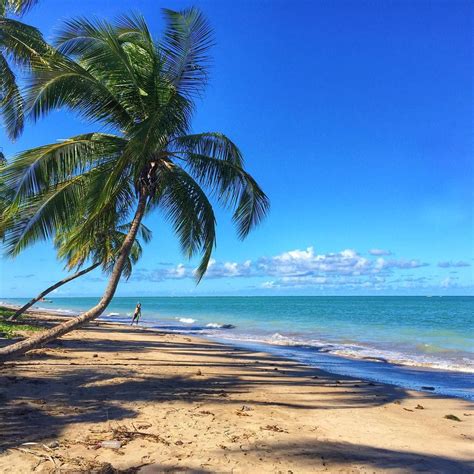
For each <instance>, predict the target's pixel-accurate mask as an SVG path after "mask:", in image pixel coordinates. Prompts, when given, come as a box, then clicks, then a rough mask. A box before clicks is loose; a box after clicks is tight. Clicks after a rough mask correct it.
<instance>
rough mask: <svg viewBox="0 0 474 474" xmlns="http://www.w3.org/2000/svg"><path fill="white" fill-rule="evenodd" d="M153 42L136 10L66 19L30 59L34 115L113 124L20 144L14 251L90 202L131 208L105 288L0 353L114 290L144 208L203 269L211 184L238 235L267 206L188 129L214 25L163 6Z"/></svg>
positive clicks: (100, 307) (214, 143)
mask: <svg viewBox="0 0 474 474" xmlns="http://www.w3.org/2000/svg"><path fill="white" fill-rule="evenodd" d="M164 16H165V19H166V29H165V32H164V35H163V38H162V39H161V41H160V42H155V41H154V40H153V39H152V37H151V34H150V32H149V30H148V27H147V25H146V23H145V21H144V19H143V18H141V17H139V16H136V15H135V16H124V17H121V18H120V19H119V20H117V21H116V22H114V23H109V22H106V21H90V20H87V19H77V20H72V21H69V22H67V23H66V26H65V28H64V30H63V31H62V33H61V34H60V35H59V37H58V40H57V45H56V46H57V48H58V54H57V55H56V57H55V58H54V59H53V60H51V61H49V62H47V63H43V64H39V65H37V66H36V70H35V74H34V79H33V82H32V84H31V87H30V94H29V97H30V99H29V106H30V108H31V114H32V116H33V118H35V119H38V118H40V117H42V116H44V115H46V114H47V113H48V112H50V111H51V110H54V109H57V108H59V107H67V108H69V109H71V110H72V111H75V112H76V113H78V114H79V115H80V116H81V117H82V118H85V119H88V120H90V121H94V122H97V123H99V124H100V125H101V126H102V127H103V128H105V129H107V130H108V131H110V133H89V134H84V135H79V136H75V137H72V138H70V139H68V140H64V141H61V142H59V143H54V144H49V145H44V146H42V147H39V148H34V149H31V150H28V151H26V152H24V153H22V154H20V155H19V156H18V157H17V158H16V159H15V160H14V162H13V163H12V164H11V165H9V166H8V167H7V168H6V171H5V179H6V181H7V183H8V185H9V186H10V187H11V188H12V189H13V190H14V192H15V195H14V197H13V202H12V204H11V205H10V211H9V212H10V213H13V214H15V213H17V212H18V211H19V210H20V211H21V214H19V218H17V219H13V224H12V226H11V228H9V229H7V235H6V242H7V249H8V252H9V253H10V254H11V255H15V254H17V253H18V252H20V251H21V250H22V249H23V248H25V247H26V246H27V245H30V244H32V243H33V242H35V241H37V240H39V239H47V238H50V237H51V236H53V235H54V233H55V231H56V230H57V229H58V228H59V227H61V228H67V227H68V226H69V225H71V221H74V219H77V218H78V213H79V212H82V210H83V209H86V210H87V212H86V214H87V216H88V219H87V221H86V222H85V224H84V228H87V227H88V226H93V225H94V222H95V221H96V220H100V219H101V218H103V216H105V215H107V213H109V212H120V213H121V214H123V215H133V218H132V219H131V221H130V222H131V224H130V227H129V230H128V232H127V236H126V237H125V239H124V240H123V243H122V246H121V248H120V250H119V252H118V254H117V258H116V259H115V262H114V267H113V269H112V271H111V275H110V278H109V281H108V284H107V287H106V289H105V291H104V293H103V296H102V298H101V299H100V301H99V302H98V304H97V305H95V306H94V307H93V308H91V309H89V310H88V311H86V312H84V313H82V314H81V315H79V316H77V317H75V318H72V319H70V320H68V321H66V322H64V323H62V324H59V325H58V326H55V327H54V328H52V329H49V330H47V331H44V332H42V333H40V334H38V335H35V336H33V337H30V338H29V339H26V340H24V341H21V342H18V343H15V344H12V345H10V346H7V347H4V348H2V349H0V358H1V359H6V358H11V357H14V356H16V355H18V354H21V353H24V352H26V351H28V350H30V349H33V348H35V347H38V346H40V345H43V344H45V343H47V342H49V341H51V340H53V339H56V338H57V337H60V336H62V335H63V334H66V333H67V332H69V331H71V330H73V329H75V328H77V327H79V326H81V325H82V324H84V323H86V322H88V321H91V320H93V319H94V318H96V317H97V316H99V315H100V314H101V313H102V312H103V311H104V310H105V308H106V307H107V305H108V304H109V302H110V301H111V299H112V297H113V295H114V293H115V291H116V288H117V285H118V283H119V280H120V276H121V274H122V272H123V269H124V266H125V264H126V261H127V258H128V255H129V253H130V250H131V248H132V245H133V242H134V241H135V237H136V235H137V232H138V230H139V227H140V223H141V221H142V219H143V217H144V216H145V215H146V214H148V213H150V212H152V211H154V210H155V209H158V210H160V211H161V212H162V213H163V214H164V215H165V217H166V218H167V219H168V221H169V222H170V223H171V225H172V226H173V228H174V230H175V232H176V234H177V236H178V238H179V240H180V243H181V247H182V250H183V252H184V253H185V254H186V256H188V257H192V256H193V255H195V254H196V253H200V254H202V259H201V262H200V264H199V266H198V268H197V269H196V272H195V274H196V279H197V281H198V282H199V281H200V279H201V278H202V277H203V275H204V273H205V271H206V269H207V265H208V263H209V259H210V258H211V254H212V251H213V248H214V246H215V241H216V240H215V239H216V234H215V216H214V211H213V207H212V205H211V202H210V201H209V198H208V197H207V195H206V191H207V192H209V193H210V194H211V196H213V197H214V198H215V199H216V201H217V202H219V203H221V204H222V205H224V206H225V207H227V208H230V209H232V210H233V220H234V222H235V224H236V226H237V230H238V235H239V236H240V237H241V238H244V237H246V236H247V234H248V233H249V232H250V231H251V230H252V228H253V227H254V226H255V225H257V224H258V223H259V222H260V221H261V220H262V218H263V217H264V216H265V214H266V212H267V210H268V199H267V197H266V196H265V194H264V193H263V191H262V190H261V189H260V187H259V186H258V184H257V183H256V181H255V180H254V179H253V178H252V176H251V175H250V174H249V173H248V172H247V171H246V170H245V168H244V163H243V158H242V155H241V153H240V151H239V149H238V148H237V146H236V145H235V144H234V143H233V142H232V141H231V140H230V139H228V138H227V137H226V136H225V135H223V134H221V133H211V132H207V133H199V134H195V133H190V130H191V118H192V113H193V111H194V107H195V99H196V97H199V96H200V95H201V93H202V91H203V88H204V85H205V83H206V81H207V77H208V66H209V59H210V58H209V56H208V51H209V48H210V46H211V45H212V41H213V39H212V32H211V29H210V27H209V25H208V23H207V21H206V20H205V19H204V17H203V15H202V14H201V13H200V12H199V11H198V10H196V9H195V8H191V9H188V10H184V11H182V12H174V11H171V10H164Z"/></svg>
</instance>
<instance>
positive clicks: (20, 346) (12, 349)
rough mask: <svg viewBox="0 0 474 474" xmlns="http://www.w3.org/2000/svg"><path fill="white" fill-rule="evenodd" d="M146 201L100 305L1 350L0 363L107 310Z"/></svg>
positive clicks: (141, 203)
mask: <svg viewBox="0 0 474 474" xmlns="http://www.w3.org/2000/svg"><path fill="white" fill-rule="evenodd" d="M146 200H147V198H146V195H144V194H141V195H140V198H139V200H138V206H137V210H136V211H135V216H134V217H133V221H132V224H131V226H130V230H129V231H128V234H127V236H126V237H125V239H124V241H123V244H122V247H121V248H120V251H119V253H118V257H117V260H116V262H115V265H114V269H113V270H112V274H111V276H110V279H109V283H108V284H107V288H106V289H105V292H104V294H103V295H102V298H101V299H100V301H99V303H97V305H95V306H94V307H93V308H91V309H89V310H88V311H86V312H85V313H82V314H80V315H79V316H76V317H75V318H71V319H69V320H68V321H66V322H64V323H61V324H58V325H57V326H54V327H53V328H51V329H48V330H46V331H43V332H41V333H39V334H37V335H34V336H32V337H29V338H28V339H24V340H23V341H20V342H16V343H14V344H10V345H8V346H6V347H3V348H2V349H0V362H3V361H5V360H8V359H13V358H15V357H17V356H19V355H21V354H24V353H25V352H27V351H29V350H31V349H36V348H38V347H41V346H43V345H44V344H47V343H48V342H51V341H53V340H55V339H57V338H58V337H61V336H63V335H64V334H67V333H68V332H70V331H73V330H74V329H77V328H79V327H80V326H82V325H83V324H85V323H87V322H89V321H92V320H93V319H95V318H97V317H98V316H100V315H101V314H102V313H103V312H104V310H105V308H107V306H108V304H109V303H110V301H111V299H112V297H113V296H114V293H115V290H116V289H117V285H118V283H119V281H120V277H121V275H122V271H123V268H124V265H125V263H126V261H127V258H128V255H129V253H130V250H131V248H132V245H133V242H134V241H135V237H136V236H137V232H138V228H139V226H140V222H141V220H142V219H143V216H144V214H145V210H146Z"/></svg>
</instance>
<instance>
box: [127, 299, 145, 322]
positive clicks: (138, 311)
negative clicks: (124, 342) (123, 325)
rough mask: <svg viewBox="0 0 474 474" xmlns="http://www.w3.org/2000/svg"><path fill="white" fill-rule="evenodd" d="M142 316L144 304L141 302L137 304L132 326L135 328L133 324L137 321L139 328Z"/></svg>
mask: <svg viewBox="0 0 474 474" xmlns="http://www.w3.org/2000/svg"><path fill="white" fill-rule="evenodd" d="M141 315H142V304H141V303H140V302H138V303H137V306H136V308H135V311H134V312H133V319H132V322H131V324H130V326H133V323H134V322H135V319H136V320H137V326H138V320H139V319H140V316H141Z"/></svg>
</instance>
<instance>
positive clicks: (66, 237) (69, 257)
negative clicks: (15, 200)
mask: <svg viewBox="0 0 474 474" xmlns="http://www.w3.org/2000/svg"><path fill="white" fill-rule="evenodd" d="M129 228H130V225H120V226H118V228H111V229H106V230H105V231H102V232H101V231H97V232H96V233H95V238H94V239H90V238H85V236H84V235H83V234H82V232H81V229H80V228H78V229H73V230H72V231H71V230H70V231H64V232H61V233H59V234H58V235H57V236H56V239H55V246H56V249H57V253H58V257H59V258H60V259H63V260H66V269H67V270H69V271H71V270H76V272H75V273H73V274H72V275H68V276H67V277H66V278H63V279H62V280H59V281H58V282H56V283H55V284H54V285H51V286H49V287H48V288H46V289H45V290H43V291H42V292H41V293H39V294H38V295H37V296H36V297H35V298H33V299H31V300H30V301H28V303H26V304H25V305H23V306H22V307H21V308H20V309H18V310H17V311H16V312H15V313H14V314H13V315H12V316H11V317H10V318H9V319H8V320H9V321H14V320H15V319H17V318H18V317H19V316H21V315H22V314H23V313H24V312H25V311H26V310H27V309H29V308H30V307H31V306H33V305H34V304H35V303H36V302H38V301H40V300H41V299H42V298H44V297H45V296H46V295H48V294H49V293H51V292H52V291H54V290H56V289H58V288H60V287H61V286H63V285H65V284H66V283H69V282H70V281H73V280H75V279H76V278H79V277H81V276H83V275H85V274H87V273H89V272H91V271H92V270H95V269H96V268H97V267H99V266H100V265H102V270H103V271H104V272H105V273H107V274H110V272H111V271H112V269H113V266H114V262H115V259H116V256H117V253H118V251H119V250H120V247H121V246H122V244H123V241H124V239H125V237H126V235H127V234H126V233H125V232H127V231H128V230H129ZM139 234H140V237H141V238H142V239H143V241H144V242H145V243H147V242H149V241H150V240H151V231H150V230H149V229H148V228H147V227H146V226H145V225H144V224H141V225H140V229H139ZM87 237H90V236H87ZM141 255H142V246H141V245H140V242H139V241H138V240H135V242H134V243H133V245H132V248H131V250H130V254H129V256H128V259H127V261H126V262H125V266H124V269H123V276H124V277H125V278H127V279H128V278H130V276H131V274H132V268H133V265H135V264H136V263H137V262H138V260H139V259H140V257H141ZM86 261H89V262H92V263H91V264H90V265H89V266H87V267H86V268H82V267H83V265H84V264H85V262H86Z"/></svg>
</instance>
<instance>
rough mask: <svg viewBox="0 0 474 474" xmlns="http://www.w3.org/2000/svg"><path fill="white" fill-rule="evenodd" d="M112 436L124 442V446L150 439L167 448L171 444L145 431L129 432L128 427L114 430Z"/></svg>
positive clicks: (119, 427) (135, 430)
mask: <svg viewBox="0 0 474 474" xmlns="http://www.w3.org/2000/svg"><path fill="white" fill-rule="evenodd" d="M150 426H151V425H150ZM134 428H135V427H134ZM112 434H113V437H114V438H115V439H117V440H119V441H121V442H122V446H123V445H124V444H126V443H128V442H129V441H131V440H133V439H136V438H149V439H152V440H153V441H156V442H158V443H163V444H165V445H166V446H169V444H170V443H169V442H168V441H166V440H165V439H163V438H162V437H161V436H158V435H155V434H153V433H146V432H144V431H138V430H137V429H134V430H133V431H132V430H129V429H128V428H127V427H126V426H117V427H116V428H114V429H113V430H112Z"/></svg>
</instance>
